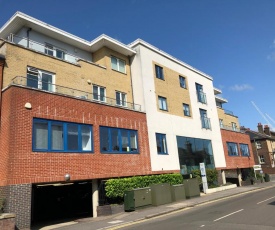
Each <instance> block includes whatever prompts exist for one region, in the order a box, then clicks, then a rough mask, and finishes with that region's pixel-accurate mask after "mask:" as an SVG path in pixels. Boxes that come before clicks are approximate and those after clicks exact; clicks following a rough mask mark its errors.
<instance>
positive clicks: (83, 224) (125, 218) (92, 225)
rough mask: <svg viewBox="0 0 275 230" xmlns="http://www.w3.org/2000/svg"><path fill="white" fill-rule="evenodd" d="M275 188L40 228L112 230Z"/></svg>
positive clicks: (210, 196) (253, 188)
mask: <svg viewBox="0 0 275 230" xmlns="http://www.w3.org/2000/svg"><path fill="white" fill-rule="evenodd" d="M272 187H275V181H270V182H265V183H260V184H255V185H250V186H243V187H237V188H233V189H229V190H225V191H221V192H216V193H211V194H203V193H202V194H201V196H200V197H196V198H192V199H188V200H183V201H181V202H176V203H170V204H165V205H161V206H157V207H155V206H151V207H148V208H144V209H138V210H136V211H133V212H122V213H118V214H116V215H111V216H105V217H98V218H84V219H79V220H75V221H71V222H67V223H62V224H58V225H52V226H47V227H43V228H40V229H41V230H50V229H58V230H76V229H81V230H90V229H94V230H96V229H101V230H102V229H110V228H112V227H113V228H114V227H116V226H119V225H123V224H126V223H129V222H135V221H139V220H143V219H149V218H153V217H156V216H160V215H164V214H167V213H170V212H173V211H177V210H181V209H185V208H188V207H194V206H196V205H198V204H203V203H207V202H210V201H215V200H220V199H223V198H226V197H231V196H237V195H242V194H245V193H249V192H253V191H257V190H261V189H268V188H272Z"/></svg>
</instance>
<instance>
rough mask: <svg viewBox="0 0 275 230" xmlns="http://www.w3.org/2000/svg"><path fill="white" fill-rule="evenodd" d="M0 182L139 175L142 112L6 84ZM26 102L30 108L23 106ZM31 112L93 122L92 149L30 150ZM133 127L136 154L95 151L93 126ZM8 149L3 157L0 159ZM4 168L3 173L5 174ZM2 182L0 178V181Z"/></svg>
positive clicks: (144, 162)
mask: <svg viewBox="0 0 275 230" xmlns="http://www.w3.org/2000/svg"><path fill="white" fill-rule="evenodd" d="M2 96H3V103H2V123H1V128H2V129H1V148H2V149H1V150H2V153H4V159H5V162H3V163H4V164H3V165H2V168H1V170H0V171H2V169H3V172H5V173H2V174H0V185H1V183H3V181H5V179H6V177H7V184H23V183H41V182H51V181H64V175H65V174H66V173H69V174H70V175H71V180H82V179H83V180H84V179H95V178H110V177H122V176H132V175H145V174H149V173H150V172H151V164H150V153H149V143H148V133H147V124H146V115H145V114H144V113H140V112H134V111H130V110H125V109H120V108H115V107H111V106H106V105H101V104H97V103H92V102H88V101H82V100H77V99H73V98H69V97H64V96H58V95H54V94H50V93H43V92H41V91H36V90H29V89H26V88H20V87H15V86H12V87H10V88H8V89H7V90H6V91H4V92H3V94H2ZM26 102H29V103H31V105H32V109H30V110H29V109H26V108H25V107H24V106H25V103H26ZM33 117H37V118H45V119H53V120H60V121H69V122H76V123H85V124H91V125H93V138H94V153H89V154H83V153H55V152H50V153H45V152H32V122H33ZM101 125H103V126H111V127H120V128H128V129H135V130H138V144H139V154H101V153H100V143H99V126H101ZM7 154H8V157H9V158H8V159H6V158H5V156H7ZM7 170H8V175H7V176H6V175H5V174H7V173H6V172H7ZM4 184H5V183H4Z"/></svg>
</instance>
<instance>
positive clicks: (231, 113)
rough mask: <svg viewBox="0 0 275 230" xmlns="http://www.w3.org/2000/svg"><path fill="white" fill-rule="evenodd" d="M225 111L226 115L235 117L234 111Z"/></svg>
mask: <svg viewBox="0 0 275 230" xmlns="http://www.w3.org/2000/svg"><path fill="white" fill-rule="evenodd" d="M223 111H224V113H225V114H227V115H231V116H234V114H233V112H232V111H230V110H226V109H224V110H223Z"/></svg>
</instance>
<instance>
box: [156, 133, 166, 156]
mask: <svg viewBox="0 0 275 230" xmlns="http://www.w3.org/2000/svg"><path fill="white" fill-rule="evenodd" d="M156 141H157V151H158V154H168V150H167V145H166V134H162V133H156Z"/></svg>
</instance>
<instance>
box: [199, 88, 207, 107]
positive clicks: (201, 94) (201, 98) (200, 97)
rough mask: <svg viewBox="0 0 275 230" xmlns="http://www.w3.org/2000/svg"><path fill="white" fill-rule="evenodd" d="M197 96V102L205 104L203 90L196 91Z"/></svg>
mask: <svg viewBox="0 0 275 230" xmlns="http://www.w3.org/2000/svg"><path fill="white" fill-rule="evenodd" d="M197 97H198V102H201V103H203V104H207V100H206V94H205V93H204V92H201V91H197Z"/></svg>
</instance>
